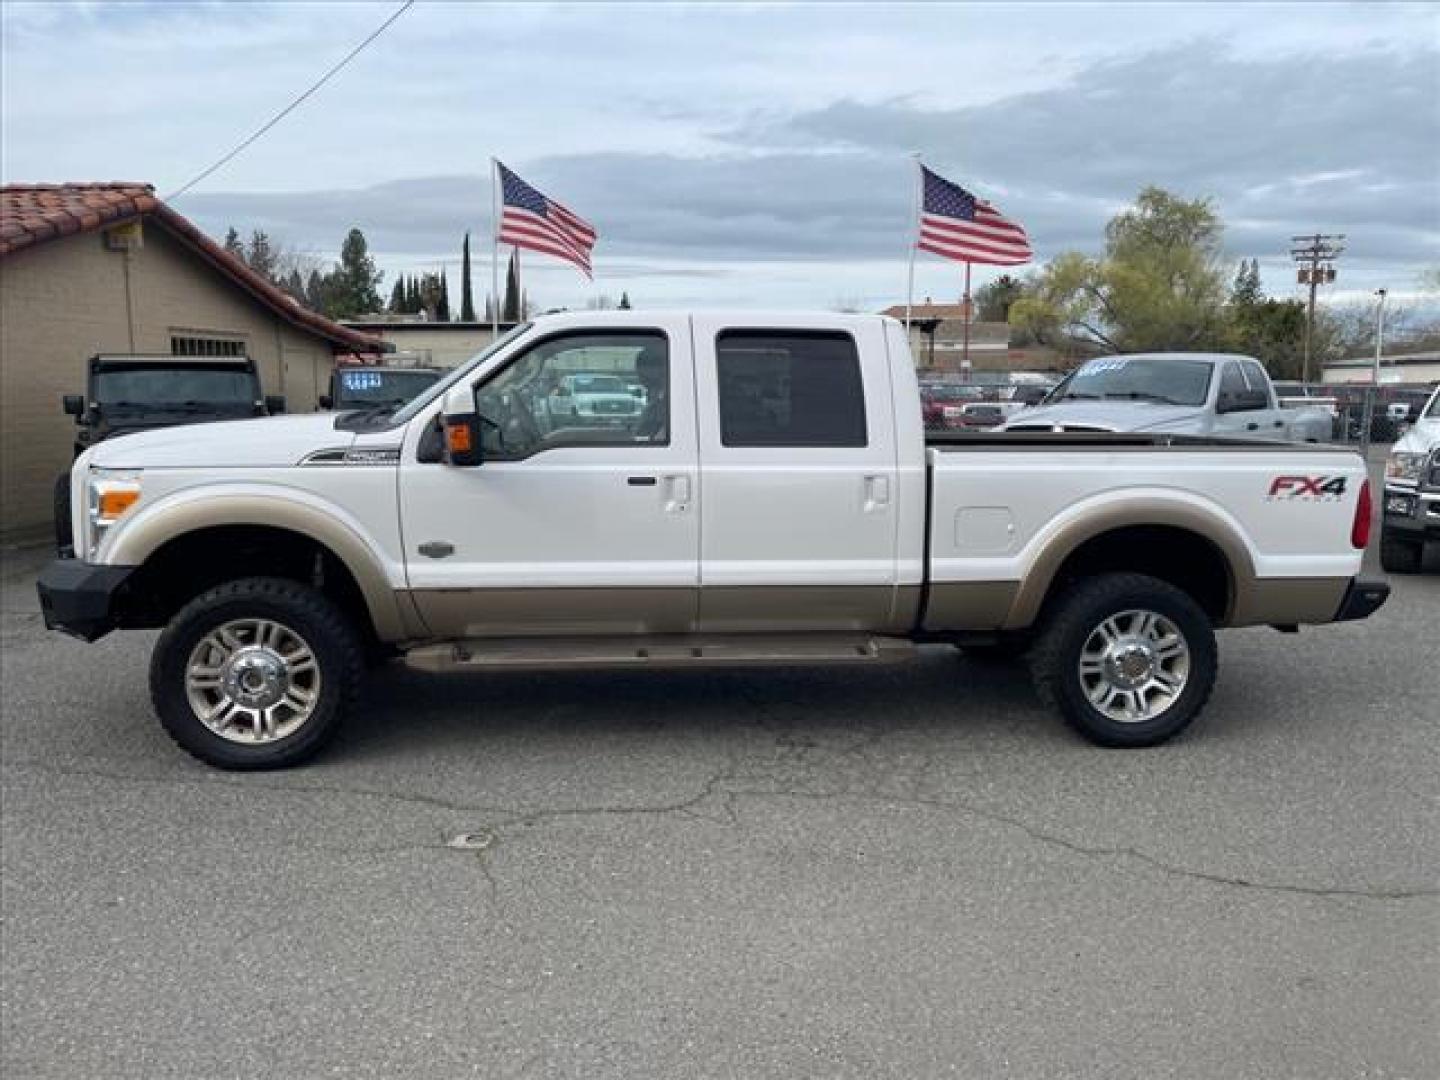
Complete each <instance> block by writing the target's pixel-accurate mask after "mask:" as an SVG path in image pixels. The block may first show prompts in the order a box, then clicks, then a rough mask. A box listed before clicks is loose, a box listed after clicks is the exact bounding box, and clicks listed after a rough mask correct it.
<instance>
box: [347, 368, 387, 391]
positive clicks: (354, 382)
mask: <svg viewBox="0 0 1440 1080" xmlns="http://www.w3.org/2000/svg"><path fill="white" fill-rule="evenodd" d="M340 381H341V383H342V384H343V385H344V387H345V389H346V390H379V389H380V386H381V384H382V382H383V380H382V379H381V377H380V373H379V372H378V371H346V372H344V373H343V374H341V376H340Z"/></svg>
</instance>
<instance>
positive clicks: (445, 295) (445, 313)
mask: <svg viewBox="0 0 1440 1080" xmlns="http://www.w3.org/2000/svg"><path fill="white" fill-rule="evenodd" d="M435 319H436V321H437V322H449V321H450V282H449V280H448V279H447V277H446V273H445V270H444V268H441V270H440V297H439V299H438V300H436V301H435Z"/></svg>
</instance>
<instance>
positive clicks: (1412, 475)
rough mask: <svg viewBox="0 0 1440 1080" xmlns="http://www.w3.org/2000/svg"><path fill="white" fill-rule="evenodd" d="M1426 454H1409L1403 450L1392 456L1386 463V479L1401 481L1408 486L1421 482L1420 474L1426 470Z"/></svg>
mask: <svg viewBox="0 0 1440 1080" xmlns="http://www.w3.org/2000/svg"><path fill="white" fill-rule="evenodd" d="M1427 456H1428V455H1426V454H1407V453H1405V452H1404V451H1403V450H1402V451H1396V452H1395V453H1393V454H1391V455H1390V457H1389V458H1388V459H1387V460H1386V462H1385V479H1386V480H1399V481H1401V482H1402V483H1406V484H1416V483H1419V482H1420V473H1421V471H1422V470H1423V469H1424V468H1425V460H1426V457H1427Z"/></svg>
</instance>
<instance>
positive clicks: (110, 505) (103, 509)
mask: <svg viewBox="0 0 1440 1080" xmlns="http://www.w3.org/2000/svg"><path fill="white" fill-rule="evenodd" d="M139 499H140V492H138V491H135V490H134V489H130V488H111V489H110V490H108V491H102V492H100V499H99V506H98V509H99V516H100V518H101V520H102V521H113V520H114V519H115V518H118V517H119V516H120V515H121V514H123V513H125V511H126V510H129V509H130V507H132V506H134V505H135V503H136V502H138V501H139Z"/></svg>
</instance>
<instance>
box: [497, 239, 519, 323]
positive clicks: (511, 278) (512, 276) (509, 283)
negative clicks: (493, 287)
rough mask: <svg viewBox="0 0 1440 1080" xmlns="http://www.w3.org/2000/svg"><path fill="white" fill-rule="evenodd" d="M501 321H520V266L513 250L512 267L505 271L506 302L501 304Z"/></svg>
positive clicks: (511, 256) (511, 255) (511, 254)
mask: <svg viewBox="0 0 1440 1080" xmlns="http://www.w3.org/2000/svg"><path fill="white" fill-rule="evenodd" d="M500 321H501V322H508V323H516V322H519V321H520V267H519V264H518V263H517V262H516V258H515V252H513V251H512V252H511V253H510V269H509V270H508V271H506V273H505V302H504V303H503V304H501V305H500Z"/></svg>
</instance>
